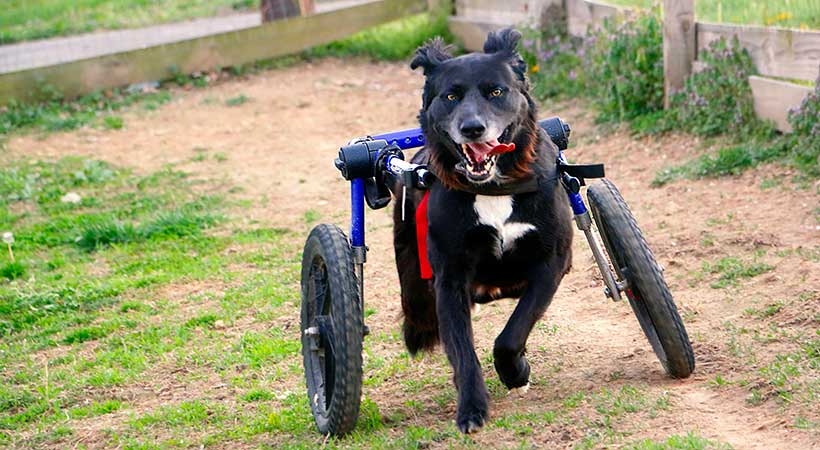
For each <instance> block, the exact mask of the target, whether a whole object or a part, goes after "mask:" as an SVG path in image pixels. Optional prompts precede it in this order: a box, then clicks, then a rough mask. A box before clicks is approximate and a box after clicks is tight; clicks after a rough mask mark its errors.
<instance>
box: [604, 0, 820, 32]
mask: <svg viewBox="0 0 820 450" xmlns="http://www.w3.org/2000/svg"><path fill="white" fill-rule="evenodd" d="M607 3H610V4H613V5H622V6H631V7H638V8H646V9H648V8H651V7H652V6H653V5H654V4H657V3H658V2H657V0H609V1H608V2H607ZM695 17H697V19H698V20H702V21H705V22H712V23H723V22H728V23H737V24H754V25H766V26H772V25H774V26H781V27H789V28H800V29H808V28H813V29H820V14H817V1H816V0H698V1H696V2H695Z"/></svg>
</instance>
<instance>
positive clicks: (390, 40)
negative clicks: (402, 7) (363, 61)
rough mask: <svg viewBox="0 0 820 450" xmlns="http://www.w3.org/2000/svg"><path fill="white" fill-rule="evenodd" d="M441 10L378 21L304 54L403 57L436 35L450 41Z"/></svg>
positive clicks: (451, 39)
mask: <svg viewBox="0 0 820 450" xmlns="http://www.w3.org/2000/svg"><path fill="white" fill-rule="evenodd" d="M444 11H445V10H444V9H442V10H441V11H434V12H431V13H424V14H419V15H415V16H409V17H405V18H402V19H399V20H397V21H394V22H390V23H386V24H384V25H379V26H376V27H373V28H370V29H367V30H364V31H360V32H358V33H356V34H354V35H353V36H350V37H347V38H345V39H341V40H339V41H336V42H331V43H330V44H327V45H322V46H318V47H314V48H312V49H310V50H308V51H307V52H306V54H307V55H308V56H311V57H324V56H340V57H341V56H368V57H371V58H374V59H383V60H402V59H405V58H407V57H409V56H410V55H412V54H413V52H414V51H415V50H416V48H417V47H418V46H420V45H422V44H424V43H425V42H426V41H428V40H429V39H431V38H433V37H435V36H442V37H443V38H444V39H445V40H446V41H448V42H452V41H453V38H452V35H451V34H450V31H449V28H448V27H447V14H446V13H444Z"/></svg>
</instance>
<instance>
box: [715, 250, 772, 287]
mask: <svg viewBox="0 0 820 450" xmlns="http://www.w3.org/2000/svg"><path fill="white" fill-rule="evenodd" d="M772 269H774V266H770V265H768V264H766V263H761V262H757V261H753V262H750V263H747V262H744V261H742V260H740V259H739V258H736V257H734V256H726V257H723V258H721V259H719V260H717V261H715V262H713V263H710V262H708V261H704V262H703V271H704V272H706V273H711V274H717V275H719V277H718V279H717V280H716V281H714V282H713V283H711V284H710V286H711V287H712V288H713V289H720V288H725V287H729V286H736V285H737V284H738V283H739V281H740V279H741V278H752V277H756V276H758V275H760V274H763V273H766V272H769V271H771V270H772Z"/></svg>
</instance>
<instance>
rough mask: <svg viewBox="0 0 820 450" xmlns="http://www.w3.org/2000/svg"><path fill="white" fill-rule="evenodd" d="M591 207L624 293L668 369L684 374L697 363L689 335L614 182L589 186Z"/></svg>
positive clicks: (689, 372)
mask: <svg viewBox="0 0 820 450" xmlns="http://www.w3.org/2000/svg"><path fill="white" fill-rule="evenodd" d="M587 198H588V199H589V206H590V212H591V213H592V217H593V219H594V220H595V225H596V226H597V228H598V232H599V233H600V235H601V238H602V239H603V241H604V246H605V247H606V250H607V253H609V259H610V262H611V263H612V265H613V267H614V268H615V271H616V273H617V275H618V278H619V279H620V280H621V281H626V283H627V289H626V296H627V298H628V299H629V304H630V305H631V306H632V310H633V311H634V312H635V315H636V316H637V318H638V323H640V325H641V328H642V329H643V332H644V334H645V335H646V337H647V338H648V339H649V343H650V344H651V345H652V349H653V350H654V351H655V354H656V355H657V356H658V359H660V362H661V364H662V365H663V368H664V369H665V370H666V373H667V374H669V376H671V377H673V378H686V377H688V376H689V375H690V374H691V373H692V371H693V370H694V368H695V357H694V353H693V352H692V345H691V343H690V342H689V336H688V335H687V334H686V329H685V328H684V326H683V321H681V318H680V315H679V314H678V310H677V308H676V307H675V303H674V301H673V300H672V294H671V293H670V292H669V288H668V287H667V285H666V281H665V280H664V279H663V275H662V273H661V269H660V266H659V265H658V263H657V262H656V261H655V257H654V256H653V255H652V251H651V250H650V249H649V247H648V246H647V244H646V240H645V239H644V237H643V234H642V233H641V230H640V229H639V228H638V225H637V223H636V222H635V218H634V217H633V216H632V213H631V212H630V211H629V207H628V206H627V205H626V202H625V201H624V199H623V197H621V193H620V192H619V191H618V188H616V187H615V185H614V184H612V182H610V181H609V180H606V179H604V180H602V181H601V182H599V183H595V184H593V185H592V186H590V187H589V190H588V191H587Z"/></svg>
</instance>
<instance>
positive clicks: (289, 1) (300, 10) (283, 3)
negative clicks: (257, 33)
mask: <svg viewBox="0 0 820 450" xmlns="http://www.w3.org/2000/svg"><path fill="white" fill-rule="evenodd" d="M259 10H260V11H261V12H262V22H270V21H272V20H276V19H284V18H286V17H294V16H307V15H310V14H313V12H314V10H315V7H314V4H313V0H262V3H261V5H260V7H259Z"/></svg>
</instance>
